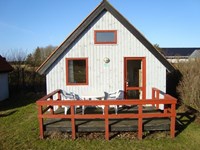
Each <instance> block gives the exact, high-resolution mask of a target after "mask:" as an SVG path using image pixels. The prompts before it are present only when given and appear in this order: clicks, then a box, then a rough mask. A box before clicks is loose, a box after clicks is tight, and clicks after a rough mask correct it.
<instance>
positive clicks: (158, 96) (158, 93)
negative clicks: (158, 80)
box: [156, 89, 160, 109]
mask: <svg viewBox="0 0 200 150" xmlns="http://www.w3.org/2000/svg"><path fill="white" fill-rule="evenodd" d="M156 99H157V100H159V99H160V91H159V90H158V89H156ZM156 109H159V104H156Z"/></svg>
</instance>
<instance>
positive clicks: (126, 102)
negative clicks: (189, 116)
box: [37, 99, 177, 106]
mask: <svg viewBox="0 0 200 150" xmlns="http://www.w3.org/2000/svg"><path fill="white" fill-rule="evenodd" d="M176 103H177V101H176V100H174V99H169V100H162V101H161V100H126V99H125V100H63V101H46V100H41V101H37V104H38V105H94V106H95V105H146V104H176Z"/></svg>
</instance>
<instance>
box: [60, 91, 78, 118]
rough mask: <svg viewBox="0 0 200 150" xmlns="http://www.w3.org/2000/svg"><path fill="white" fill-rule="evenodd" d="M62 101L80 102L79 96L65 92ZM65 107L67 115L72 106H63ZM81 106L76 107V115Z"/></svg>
mask: <svg viewBox="0 0 200 150" xmlns="http://www.w3.org/2000/svg"><path fill="white" fill-rule="evenodd" d="M62 96H63V98H62V100H79V96H78V95H77V94H75V93H73V92H70V93H67V92H65V91H62ZM62 107H64V113H65V115H66V114H67V111H68V110H69V108H70V106H69V105H64V106H62ZM78 107H79V106H75V107H74V113H75V114H76V109H77V108H78Z"/></svg>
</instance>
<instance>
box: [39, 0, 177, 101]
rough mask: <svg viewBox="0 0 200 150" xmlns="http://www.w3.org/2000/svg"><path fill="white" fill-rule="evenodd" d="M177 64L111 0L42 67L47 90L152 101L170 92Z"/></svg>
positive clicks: (85, 21)
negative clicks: (118, 94) (156, 95)
mask: <svg viewBox="0 0 200 150" xmlns="http://www.w3.org/2000/svg"><path fill="white" fill-rule="evenodd" d="M173 70H174V67H173V66H172V65H171V64H170V63H169V62H168V61H167V60H166V59H165V58H164V57H163V56H162V55H161V54H160V53H159V52H158V51H157V50H156V49H155V48H154V46H153V45H152V44H151V43H150V42H149V41H148V40H147V39H146V38H145V37H144V36H143V35H142V34H141V33H140V32H139V31H138V30H137V29H136V28H135V27H134V26H133V25H132V24H131V23H130V22H129V21H128V20H127V19H126V18H125V17H124V16H122V15H121V14H120V13H119V12H118V11H117V10H116V9H115V8H114V7H113V6H112V5H111V4H110V3H109V2H108V1H106V0H103V1H102V2H101V3H100V5H99V6H98V7H97V8H96V9H95V10H94V11H93V12H92V13H91V14H90V15H89V16H88V17H87V18H86V19H85V20H84V21H83V22H82V23H81V24H80V25H79V26H78V27H77V28H76V29H75V30H74V31H73V32H72V33H71V34H70V35H69V36H68V37H67V39H66V40H65V41H64V42H63V43H62V44H61V45H60V46H59V47H58V48H57V49H56V50H55V51H54V52H53V53H52V54H51V55H50V56H49V57H48V58H47V59H46V60H45V62H44V63H43V64H42V65H41V66H40V67H39V68H38V69H37V71H38V72H39V73H40V74H45V75H46V86H47V93H50V92H52V91H54V90H56V89H63V90H65V91H73V92H74V93H77V94H80V95H81V93H84V92H85V91H94V90H95V91H104V92H107V93H109V92H111V91H117V90H123V91H124V98H126V99H146V98H147V99H148V98H149V99H150V98H152V87H156V88H158V89H160V90H162V91H164V92H165V91H166V72H167V71H168V72H172V71H173Z"/></svg>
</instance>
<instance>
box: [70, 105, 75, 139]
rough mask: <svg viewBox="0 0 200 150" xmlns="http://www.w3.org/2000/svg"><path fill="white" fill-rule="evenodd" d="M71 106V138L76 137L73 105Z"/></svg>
mask: <svg viewBox="0 0 200 150" xmlns="http://www.w3.org/2000/svg"><path fill="white" fill-rule="evenodd" d="M70 107H71V130H72V139H73V140H75V139H76V128H75V116H74V106H72V105H71V106H70Z"/></svg>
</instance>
